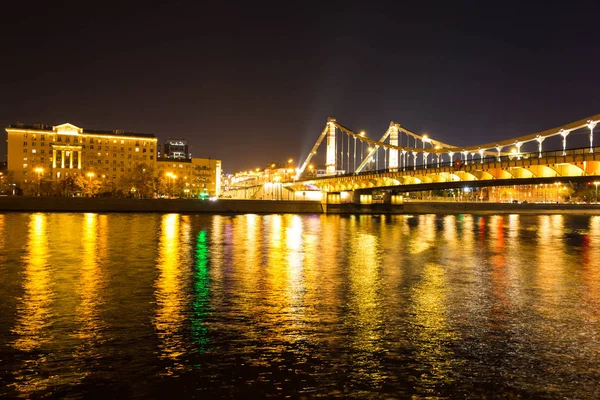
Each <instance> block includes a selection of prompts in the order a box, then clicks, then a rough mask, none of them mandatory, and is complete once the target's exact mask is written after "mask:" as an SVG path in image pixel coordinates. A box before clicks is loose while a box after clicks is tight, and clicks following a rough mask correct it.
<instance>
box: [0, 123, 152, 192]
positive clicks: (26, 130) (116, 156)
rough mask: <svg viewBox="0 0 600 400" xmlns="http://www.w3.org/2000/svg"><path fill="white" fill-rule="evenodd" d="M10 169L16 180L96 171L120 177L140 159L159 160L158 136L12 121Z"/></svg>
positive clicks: (106, 180) (107, 180)
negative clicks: (157, 149)
mask: <svg viewBox="0 0 600 400" xmlns="http://www.w3.org/2000/svg"><path fill="white" fill-rule="evenodd" d="M6 132H7V134H8V139H7V142H8V146H7V147H8V149H7V150H8V151H7V163H8V170H9V171H12V173H13V174H14V175H13V177H14V181H15V182H24V183H27V182H28V181H29V182H35V181H36V180H39V179H46V180H53V181H54V180H61V179H64V178H67V177H74V176H76V175H81V174H90V173H93V174H95V176H97V177H101V178H102V181H103V182H104V184H110V182H111V181H112V182H114V181H117V180H118V179H119V178H120V177H121V176H122V175H124V174H126V173H129V172H131V171H132V168H134V167H135V165H137V164H140V163H146V164H148V165H152V166H154V163H155V161H156V156H155V154H156V147H157V139H156V137H155V136H154V135H152V134H143V133H133V132H123V131H121V130H112V131H109V130H96V129H84V128H79V127H77V126H75V125H72V124H69V123H66V124H62V125H57V126H48V125H41V124H37V125H23V124H20V123H19V124H16V125H10V126H8V127H7V128H6Z"/></svg>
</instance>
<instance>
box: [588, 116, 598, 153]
mask: <svg viewBox="0 0 600 400" xmlns="http://www.w3.org/2000/svg"><path fill="white" fill-rule="evenodd" d="M587 127H588V128H589V129H590V153H593V152H594V128H595V127H596V121H592V120H589V121H588V123H587Z"/></svg>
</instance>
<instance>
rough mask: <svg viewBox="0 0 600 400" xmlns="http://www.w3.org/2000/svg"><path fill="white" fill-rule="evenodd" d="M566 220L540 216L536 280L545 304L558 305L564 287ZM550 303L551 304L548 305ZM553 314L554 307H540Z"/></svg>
mask: <svg viewBox="0 0 600 400" xmlns="http://www.w3.org/2000/svg"><path fill="white" fill-rule="evenodd" d="M564 232H565V231H564V219H563V216H562V215H540V216H539V217H538V229H537V236H538V246H537V247H536V262H535V267H536V269H535V273H534V274H535V279H536V281H537V282H538V287H539V288H540V294H541V295H542V296H543V298H544V304H546V305H551V304H550V303H553V304H554V305H556V304H558V302H560V300H561V295H562V294H563V285H564V279H563V278H564V276H563V274H564V272H565V271H564V266H565V249H564V240H563V235H564ZM546 302H549V303H546ZM540 310H542V311H547V312H550V313H552V312H553V311H551V310H555V307H554V306H551V307H546V306H544V307H540Z"/></svg>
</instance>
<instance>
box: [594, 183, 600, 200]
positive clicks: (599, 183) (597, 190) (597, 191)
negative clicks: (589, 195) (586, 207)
mask: <svg viewBox="0 0 600 400" xmlns="http://www.w3.org/2000/svg"><path fill="white" fill-rule="evenodd" d="M594 185H596V201H595V203H596V204H598V185H600V182H598V181H596V182H594Z"/></svg>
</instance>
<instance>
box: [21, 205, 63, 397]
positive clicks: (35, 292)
mask: <svg viewBox="0 0 600 400" xmlns="http://www.w3.org/2000/svg"><path fill="white" fill-rule="evenodd" d="M46 223H47V217H46V215H45V214H41V213H39V214H32V215H31V217H30V220H29V235H28V243H27V250H26V252H27V254H26V255H25V257H24V260H23V261H24V264H25V266H24V277H23V292H24V293H23V297H22V298H21V301H20V302H19V303H18V304H17V322H16V325H15V327H14V329H13V330H12V332H13V333H14V334H15V335H16V336H17V339H16V340H15V341H14V343H13V347H14V348H15V349H17V350H20V351H24V352H32V351H34V350H38V349H41V348H42V347H43V346H44V345H46V344H47V343H48V342H49V341H50V340H51V337H50V333H49V330H50V324H51V321H50V320H51V318H52V317H53V313H52V310H51V306H52V304H53V297H54V291H53V288H52V287H53V284H52V270H51V267H50V264H49V262H48V252H49V250H48V242H47V239H46V238H47V231H46V229H47V228H46ZM33 357H34V358H33V359H30V360H27V361H24V365H23V368H22V370H18V371H15V383H14V384H13V385H14V387H15V388H16V390H17V391H19V392H20V393H23V394H24V395H25V396H29V395H31V394H32V393H36V392H42V391H45V390H47V389H48V387H50V386H51V385H52V379H53V378H52V377H47V376H41V375H40V374H38V373H34V374H32V373H31V371H39V369H40V368H41V367H42V365H43V364H44V363H45V362H46V357H45V356H43V355H34V356H33Z"/></svg>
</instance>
